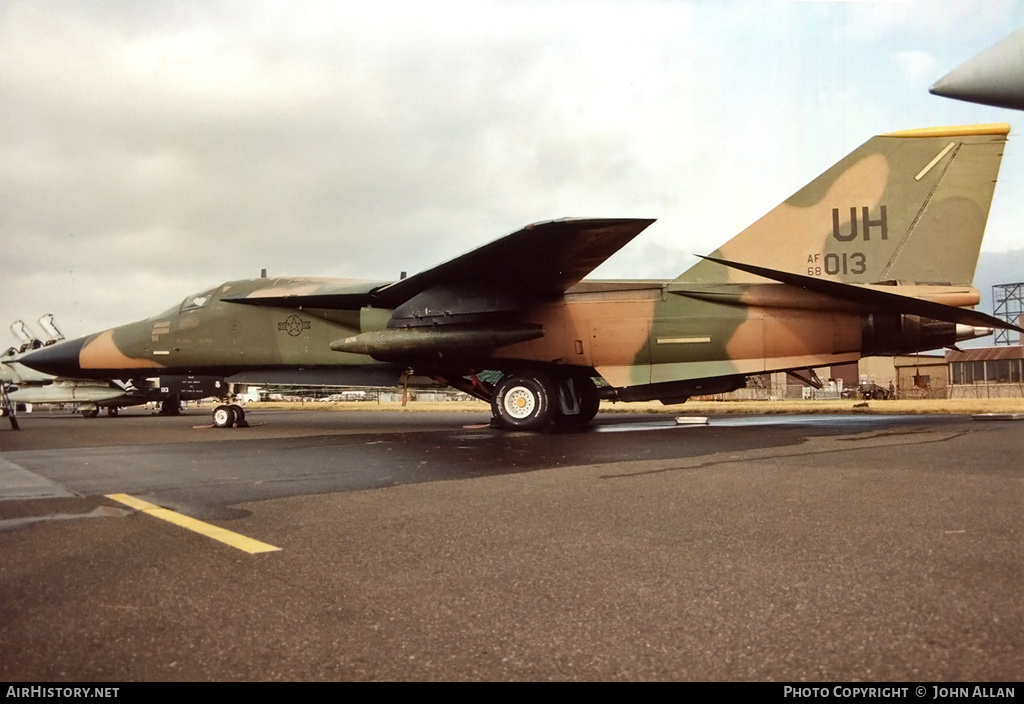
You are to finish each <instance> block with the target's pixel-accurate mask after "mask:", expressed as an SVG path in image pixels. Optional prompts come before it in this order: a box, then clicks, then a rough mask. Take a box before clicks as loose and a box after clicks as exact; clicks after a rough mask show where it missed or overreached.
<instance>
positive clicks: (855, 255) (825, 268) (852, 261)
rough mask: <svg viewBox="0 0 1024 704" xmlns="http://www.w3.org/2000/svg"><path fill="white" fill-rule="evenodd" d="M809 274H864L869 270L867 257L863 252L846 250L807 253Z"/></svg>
mask: <svg viewBox="0 0 1024 704" xmlns="http://www.w3.org/2000/svg"><path fill="white" fill-rule="evenodd" d="M807 264H808V267H807V275H808V276H821V275H822V274H825V275H827V276H836V275H837V274H863V273H864V272H866V271H867V270H868V263H867V257H865V256H864V253H863V252H849V253H847V252H844V253H842V254H835V253H829V254H825V255H821V254H809V255H807Z"/></svg>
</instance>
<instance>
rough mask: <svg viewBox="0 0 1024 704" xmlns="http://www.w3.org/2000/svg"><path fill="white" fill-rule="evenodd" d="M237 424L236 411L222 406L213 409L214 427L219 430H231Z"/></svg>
mask: <svg viewBox="0 0 1024 704" xmlns="http://www.w3.org/2000/svg"><path fill="white" fill-rule="evenodd" d="M234 424H235V409H234V408H232V407H231V406H226V405H224V404H221V405H220V406H217V407H216V408H214V409H213V425H214V427H217V428H230V427H231V426H232V425H234Z"/></svg>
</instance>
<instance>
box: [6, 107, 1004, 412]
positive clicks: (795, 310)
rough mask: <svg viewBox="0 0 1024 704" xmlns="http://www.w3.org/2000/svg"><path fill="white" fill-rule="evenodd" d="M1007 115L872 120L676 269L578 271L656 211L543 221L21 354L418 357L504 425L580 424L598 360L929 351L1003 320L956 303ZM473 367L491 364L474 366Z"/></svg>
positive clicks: (737, 378) (255, 366) (292, 364)
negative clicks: (970, 119) (918, 121)
mask: <svg viewBox="0 0 1024 704" xmlns="http://www.w3.org/2000/svg"><path fill="white" fill-rule="evenodd" d="M1008 132H1009V127H1008V126H1007V125H980V126H979V125H976V126H967V127H955V128H932V129H925V130H912V131H908V132H897V133H891V134H888V135H880V136H877V137H874V138H872V139H870V140H869V141H868V142H866V143H865V144H864V145H862V146H861V147H860V148H858V149H857V150H855V151H854V152H853V153H851V154H850V155H849V156H847V157H845V158H844V159H842V160H841V161H840V162H839V163H837V164H836V165H835V166H833V167H832V168H830V169H829V170H827V171H826V172H825V173H824V174H822V175H821V176H819V177H818V178H817V179H815V180H814V181H812V182H811V183H810V184H809V185H807V186H806V187H804V188H803V189H801V190H800V191H799V192H798V193H796V194H795V195H794V196H792V197H791V198H789V199H788V200H787V201H785V202H784V203H782V204H781V205H779V206H778V207H777V208H775V209H774V210H772V211H771V212H770V213H768V214H767V215H765V216H764V217H763V218H761V219H760V220H758V221H757V222H756V223H754V224H753V225H751V226H750V227H748V228H747V229H746V230H744V231H742V232H741V233H739V234H738V235H737V236H736V237H734V238H733V239H732V240H730V241H729V242H728V243H726V244H725V245H723V246H722V247H720V248H719V249H718V250H716V251H715V252H714V253H712V255H711V257H710V258H706V259H704V260H703V261H701V262H700V263H698V264H697V265H695V266H694V267H692V268H691V269H689V270H688V271H687V272H685V273H684V274H682V275H681V276H680V277H679V278H677V279H675V280H671V281H587V280H583V277H584V276H585V275H586V274H587V273H589V272H590V271H592V270H593V269H594V268H595V267H596V266H597V265H599V264H600V263H601V262H603V261H604V260H605V259H606V258H607V257H608V256H611V254H613V253H614V252H615V251H617V250H618V249H619V248H621V247H622V246H623V245H624V244H625V243H626V242H628V241H630V240H631V239H632V238H633V237H635V236H636V235H637V234H639V233H640V232H641V231H643V230H644V229H645V228H646V227H647V226H648V225H650V224H651V222H653V221H652V220H635V219H594V220H561V221H552V222H548V223H538V224H536V225H531V226H528V227H527V228H524V229H523V230H521V231H519V232H516V233H513V234H511V235H508V236H506V237H504V238H501V239H500V240H496V241H495V242H492V243H490V244H488V245H485V246H484V247H481V248H479V249H477V250H474V251H473V252H470V253H468V254H466V255H463V256H462V257H458V258H456V259H453V260H451V261H449V262H446V263H444V264H441V265H439V266H438V267H435V268H433V269H430V270H427V271H425V272H421V273H420V274H417V275H415V276H413V277H410V278H409V279H403V280H401V281H397V282H391V283H388V282H360V281H351V280H329V279H303V278H295V279H285V278H273V279H255V280H247V281H233V282H228V283H225V284H222V285H221V286H218V287H216V288H214V289H211V290H209V291H206V292H204V293H202V294H199V295H196V296H191V297H189V298H187V299H185V301H183V302H182V304H181V305H180V306H178V307H177V308H175V309H172V310H170V311H167V312H166V313H164V314H161V315H158V316H155V317H153V318H149V319H147V320H144V321H140V322H137V323H131V324H129V325H124V326H121V327H118V328H114V329H112V330H107V331H104V332H101V333H98V334H96V335H92V336H90V337H88V338H82V339H80V340H76V341H71V342H70V343H65V344H64V345H61V346H58V347H56V348H53V349H51V350H50V351H49V352H45V351H44V352H43V353H42V354H40V353H36V354H33V355H32V359H26V360H25V361H26V363H27V364H29V365H31V366H35V367H36V368H38V369H43V370H46V371H52V372H53V373H61V374H65V375H70V374H71V373H72V372H73V373H74V374H77V375H79V376H81V375H90V376H117V375H121V376H122V377H123V376H125V375H126V374H128V375H130V374H131V373H133V372H135V371H137V372H138V373H143V374H146V375H152V374H154V373H157V372H164V373H204V374H225V375H231V374H240V373H245V374H248V375H249V378H250V379H256V378H259V374H257V373H256V372H262V373H264V374H267V373H270V372H273V371H275V370H291V371H302V372H303V373H307V374H309V375H310V376H311V378H313V379H316V378H321V379H322V378H324V377H323V374H325V373H327V372H329V371H330V372H334V373H337V372H339V371H342V370H347V371H352V372H353V376H351V377H350V378H351V379H357V378H358V379H363V380H369V379H371V378H372V379H376V380H377V382H376V383H397V381H398V379H399V376H400V375H401V374H402V373H403V372H406V371H407V370H413V371H414V372H415V373H416V374H422V375H425V376H432V377H434V378H437V379H441V380H444V381H446V382H447V383H450V384H451V385H453V386H455V387H457V388H461V389H464V390H467V391H469V392H470V393H474V394H475V395H477V396H480V397H481V398H485V399H488V400H491V401H492V405H493V406H494V411H495V415H496V418H497V419H498V420H499V422H500V423H501V424H503V425H505V426H506V427H512V428H524V429H537V428H540V427H543V426H544V425H545V424H546V423H547V422H549V421H551V420H555V421H556V422H557V421H559V420H561V421H565V422H570V423H574V422H579V423H585V422H588V421H589V420H590V419H591V418H592V417H593V413H596V409H597V402H596V399H597V392H596V390H594V389H593V388H592V386H593V385H592V383H591V382H590V381H589V377H592V376H600V377H602V378H603V379H604V380H605V381H606V382H607V383H608V384H609V385H610V387H611V388H609V389H606V390H604V392H603V394H604V395H605V396H607V397H614V398H621V399H626V400H639V399H653V398H656V399H661V400H663V401H665V402H677V401H681V400H685V399H686V398H687V397H689V396H691V395H695V394H701V393H714V392H717V391H726V390H730V389H733V388H737V387H738V386H741V385H742V384H743V382H744V379H745V377H746V376H747V375H750V374H757V373H763V372H769V371H783V370H798V369H811V368H814V367H819V366H824V365H830V364H836V363H842V362H849V361H854V360H856V359H858V358H859V357H861V356H863V355H867V354H896V353H906V352H912V351H916V350H923V349H934V348H935V347H940V346H943V345H948V344H954V343H955V342H956V341H957V340H959V339H969V338H970V337H975V336H978V335H982V334H988V333H989V332H990V330H989V329H988V328H991V327H994V326H1005V325H1006V324H1005V323H1002V322H1001V321H998V320H996V319H995V318H992V317H991V316H985V315H983V314H981V313H977V312H974V311H971V310H970V308H971V307H973V306H974V305H976V304H977V303H978V301H979V294H978V292H977V290H976V289H974V288H973V287H972V286H971V285H970V282H971V279H972V277H973V274H974V268H975V265H976V263H977V257H978V251H979V249H980V246H981V239H982V235H983V233H984V227H985V222H986V220H987V217H988V210H989V205H990V203H991V199H992V196H993V190H994V187H995V180H996V176H997V174H998V170H999V164H1000V160H1001V157H1002V151H1003V147H1004V144H1005V141H1006V138H1007V134H1008ZM712 259H713V260H712ZM55 350H59V351H57V352H55ZM487 369H492V370H500V371H501V372H502V373H503V374H504V375H505V376H504V378H503V379H502V380H501V381H499V382H498V384H497V385H491V384H485V383H482V382H480V381H479V380H478V379H477V377H476V376H475V373H476V372H479V371H482V370H487ZM357 370H358V372H359V373H358V374H356V371H357ZM318 375H319V376H318ZM342 376H344V375H342ZM343 383H344V382H343ZM349 383H357V382H349ZM581 409H582V410H581Z"/></svg>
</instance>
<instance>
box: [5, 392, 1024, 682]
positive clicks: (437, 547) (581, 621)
mask: <svg viewBox="0 0 1024 704" xmlns="http://www.w3.org/2000/svg"><path fill="white" fill-rule="evenodd" d="M249 420H250V421H251V422H252V424H253V427H250V428H243V429H232V430H217V429H212V428H208V427H204V426H206V425H208V423H209V419H208V415H207V414H206V413H205V412H197V413H195V414H193V415H184V416H181V417H177V418H168V417H159V416H150V415H147V414H146V413H145V412H142V411H131V410H125V411H122V415H121V416H120V417H117V418H103V417H101V418H96V419H85V418H81V417H78V416H68V415H52V416H49V415H39V414H31V415H22V416H21V417H20V421H21V423H20V425H21V428H22V430H21V431H18V432H15V431H11V430H9V429H7V426H6V423H5V424H4V425H3V426H2V428H3V429H2V430H0V609H2V618H0V652H2V653H3V655H2V657H0V679H3V680H7V681H34V682H39V681H48V682H49V681H71V680H75V681H94V680H108V681H132V680H144V681H153V680H320V679H327V680H776V681H798V680H805V681H852V680H857V681H876V682H881V681H902V682H920V683H938V682H953V681H962V680H981V681H1003V680H1009V681H1016V680H1019V679H1021V677H1022V675H1024V599H1021V595H1020V594H1021V593H1020V585H1021V583H1022V577H1024V550H1022V546H1024V543H1022V529H1024V522H1022V517H1021V509H1022V506H1024V481H1022V478H1024V469H1022V463H1021V456H1022V451H1024V423H1022V422H1014V421H1001V422H1000V421H990V422H977V421H973V420H971V419H970V418H969V417H956V416H918V417H914V416H898V417H895V416H888V417H887V416H768V417H761V418H734V417H722V418H715V417H713V418H711V420H710V423H709V424H708V425H686V426H684V425H678V424H677V423H676V421H675V418H674V416H670V415H664V416H663V415H636V416H632V415H611V414H609V415H605V414H602V415H601V416H599V417H598V421H597V423H596V424H595V425H594V426H593V427H592V428H591V429H589V430H587V431H585V432H571V433H557V432H550V433H541V434H529V433H508V432H502V431H498V430H493V429H490V428H486V427H479V426H480V425H482V424H484V423H486V421H487V416H486V415H485V414H480V415H477V414H466V413H457V414H446V413H373V412H365V413H364V412H358V413H348V412H346V413H329V412H323V413H314V412H283V411H264V412H254V413H250V415H249ZM119 494H127V495H130V496H131V497H135V499H141V500H144V501H146V502H149V503H150V504H153V505H155V506H158V507H164V508H168V509H172V510H173V511H175V512H177V514H180V515H183V516H188V517H191V518H193V519H199V520H201V521H204V522H206V523H207V524H212V525H213V526H216V527H219V528H222V529H226V530H227V531H231V532H233V533H236V534H239V535H241V536H245V537H248V538H252V539H255V540H257V541H262V542H263V543H266V544H268V545H269V546H272V547H273V548H277V549H273V550H271V551H268V552H259V553H255V554H250V553H248V552H244V551H242V550H240V549H238V548H237V547H234V546H232V545H230V544H227V543H223V542H219V541H218V540H215V539H212V538H211V537H208V536H207V535H203V534H200V533H197V532H195V530H192V529H191V528H190V527H183V526H181V525H177V524H175V523H171V522H168V521H167V520H163V519H162V517H161V516H163V514H162V513H161V512H160V511H159V510H155V511H149V510H138V509H136V508H131V507H130V506H128V505H126V504H125V503H123V502H121V501H116V500H113V499H110V498H107V497H108V496H110V495H119Z"/></svg>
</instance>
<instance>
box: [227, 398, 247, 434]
mask: <svg viewBox="0 0 1024 704" xmlns="http://www.w3.org/2000/svg"><path fill="white" fill-rule="evenodd" d="M231 410H233V411H234V412H235V427H236V428H248V427H249V424H248V423H246V422H245V409H244V408H243V407H242V406H240V405H239V404H237V403H232V404H231Z"/></svg>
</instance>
